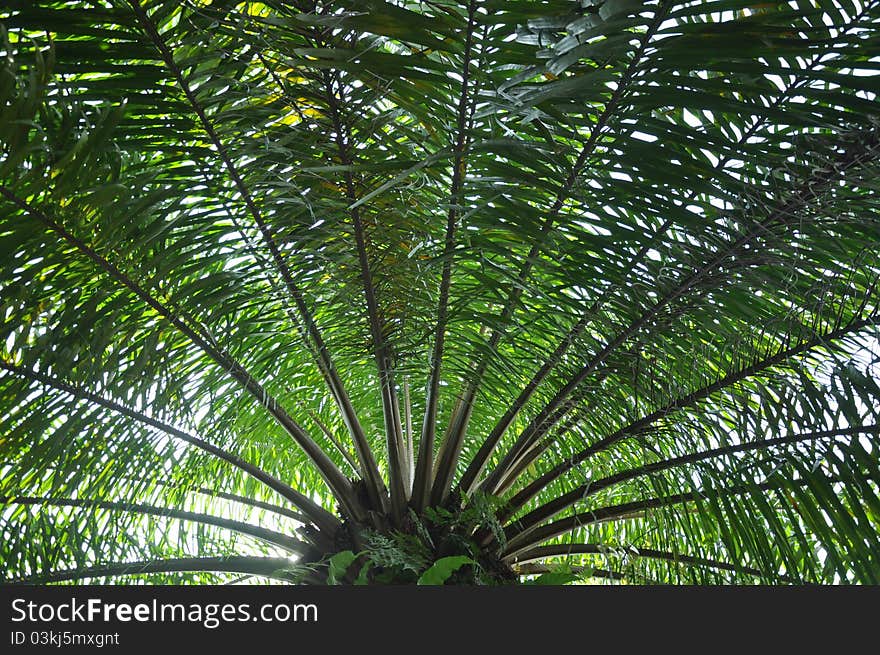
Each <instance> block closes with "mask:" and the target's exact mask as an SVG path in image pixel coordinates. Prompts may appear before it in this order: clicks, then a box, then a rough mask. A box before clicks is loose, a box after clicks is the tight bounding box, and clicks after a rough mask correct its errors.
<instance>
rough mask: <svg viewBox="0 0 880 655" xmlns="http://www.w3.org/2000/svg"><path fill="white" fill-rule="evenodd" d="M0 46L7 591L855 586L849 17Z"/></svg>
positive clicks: (864, 5) (164, 5) (77, 27)
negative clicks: (162, 586)
mask: <svg viewBox="0 0 880 655" xmlns="http://www.w3.org/2000/svg"><path fill="white" fill-rule="evenodd" d="M0 16H2V24H3V30H2V35H0V36H2V39H3V45H2V54H3V64H2V70H0V96H2V105H0V107H2V109H0V111H2V113H0V131H2V144H3V150H2V158H0V207H2V212H0V216H2V224H0V257H2V269H0V270H2V273H0V274H2V278H0V283H2V289H3V292H2V304H0V308H2V334H0V355H2V362H0V370H2V373H0V398H2V405H0V500H2V508H0V520H2V539H0V562H2V571H3V578H4V579H5V580H6V581H7V582H9V581H28V582H36V583H49V582H65V581H67V582H69V581H75V582H80V581H98V582H101V581H114V582H129V583H131V582H137V581H141V582H143V581H148V582H178V583H179V582H222V581H237V580H240V579H243V578H247V579H249V580H251V581H266V580H284V581H295V582H302V583H315V584H323V583H327V582H331V583H334V582H337V583H383V582H386V583H387V582H392V583H409V582H421V583H435V584H437V583H446V584H453V583H463V584H505V583H512V582H516V581H527V582H553V583H559V582H564V581H575V580H580V581H596V580H599V581H602V580H608V581H624V582H629V583H645V582H649V583H755V582H760V583H792V582H793V583H832V582H833V583H847V582H858V583H874V584H876V583H880V529H878V528H880V493H878V481H880V457H878V452H880V451H878V449H880V438H878V433H880V386H878V379H877V378H878V375H877V374H878V362H880V358H878V356H877V342H876V335H877V333H878V331H877V325H878V320H880V290H878V287H877V284H878V276H880V212H878V209H880V199H878V195H877V190H878V180H880V166H878V154H880V120H878V119H880V106H878V104H877V102H876V95H875V94H876V92H877V90H878V88H880V87H878V79H880V78H878V77H877V76H876V72H877V70H878V68H880V30H878V25H880V2H877V1H876V0H861V1H858V2H857V1H852V2H850V1H847V0H793V1H791V2H769V3H768V2H749V1H745V0H696V1H694V0H691V1H684V0H653V1H648V2H638V1H632V0H604V1H603V0H580V1H576V0H548V1H546V2H534V1H533V0H390V1H383V0H357V1H355V0H347V1H341V2H325V1H314V2H312V1H310V0H263V1H262V2H244V1H239V0H184V1H182V2H180V1H178V0H175V1H174V2H170V1H164V0H4V1H3V2H2V6H0Z"/></svg>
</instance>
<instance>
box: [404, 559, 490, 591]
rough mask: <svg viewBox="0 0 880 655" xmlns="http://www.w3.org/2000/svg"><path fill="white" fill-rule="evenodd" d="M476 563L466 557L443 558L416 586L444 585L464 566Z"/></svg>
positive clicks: (422, 576) (434, 564)
mask: <svg viewBox="0 0 880 655" xmlns="http://www.w3.org/2000/svg"><path fill="white" fill-rule="evenodd" d="M475 563H476V562H474V560H472V559H471V558H470V557H464V556H463V555H452V556H450V557H441V558H440V559H438V560H437V561H436V562H434V563H433V564H431V566H430V567H429V568H428V569H427V570H426V571H425V572H424V573H422V575H420V576H419V580H418V582H417V583H416V584H419V585H442V584H443V583H445V582H446V581H447V580H448V579H449V578H450V576H452V574H453V573H455V572H456V571H457V570H458V569H460V568H461V567H462V566H467V565H473V564H475Z"/></svg>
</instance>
